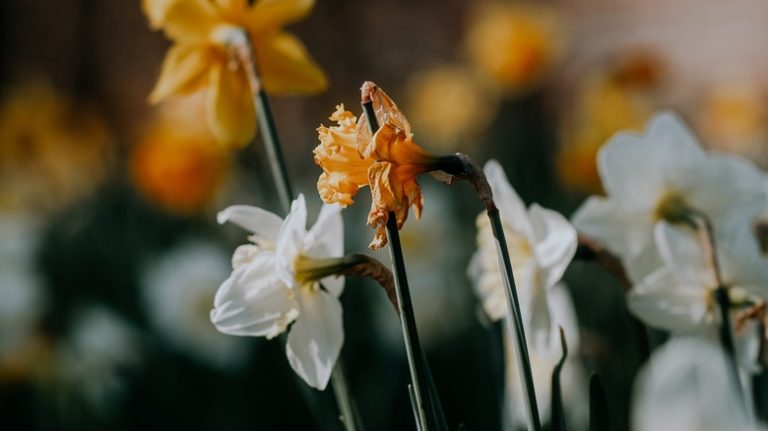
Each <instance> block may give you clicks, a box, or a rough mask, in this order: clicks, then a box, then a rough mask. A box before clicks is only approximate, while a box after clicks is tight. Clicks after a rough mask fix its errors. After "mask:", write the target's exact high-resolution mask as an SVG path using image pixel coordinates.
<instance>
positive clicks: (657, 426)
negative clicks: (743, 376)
mask: <svg viewBox="0 0 768 431" xmlns="http://www.w3.org/2000/svg"><path fill="white" fill-rule="evenodd" d="M728 361H729V359H728V357H727V356H726V355H725V352H723V350H722V349H721V348H720V347H719V346H718V345H717V344H715V343H711V342H708V341H707V340H702V339H700V338H690V337H686V338H676V339H672V340H670V341H669V342H667V344H665V345H664V346H662V347H661V348H659V349H658V350H657V351H656V352H654V354H653V356H652V357H651V359H650V361H648V362H647V363H646V365H645V366H644V367H643V369H642V370H641V371H640V374H639V375H638V378H637V382H636V383H635V388H634V395H633V401H632V403H633V408H632V429H634V430H637V431H651V430H662V429H663V430H676V431H715V430H734V431H746V430H757V429H760V428H759V427H757V426H756V425H755V423H754V422H753V420H752V419H751V418H750V417H749V415H748V413H747V411H746V410H745V407H744V406H743V404H742V401H741V399H742V396H741V394H739V392H738V389H737V388H736V386H735V385H734V383H733V378H732V374H731V373H730V372H729V370H728V367H730V365H729V364H728Z"/></svg>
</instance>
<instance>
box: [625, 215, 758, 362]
mask: <svg viewBox="0 0 768 431" xmlns="http://www.w3.org/2000/svg"><path fill="white" fill-rule="evenodd" d="M681 229H683V228H678V227H675V226H673V225H671V224H669V223H666V222H661V223H659V224H657V226H656V228H655V231H654V234H655V235H654V236H655V238H656V244H657V246H658V250H659V253H660V255H661V258H662V261H663V262H664V265H663V266H662V267H661V268H659V269H658V270H656V271H654V272H652V273H651V274H650V275H648V276H647V277H645V278H644V279H643V280H642V281H641V282H639V283H638V284H636V285H635V286H634V287H633V288H632V290H631V291H630V293H629V295H628V298H627V301H628V305H629V309H630V311H631V312H632V313H633V314H635V315H636V316H637V317H638V318H640V319H641V320H642V321H643V322H645V323H646V324H647V325H648V326H651V327H655V328H659V329H665V330H668V331H671V332H672V334H673V335H681V334H683V335H686V334H687V335H690V334H700V335H704V336H708V337H710V338H713V339H717V337H718V332H717V328H718V320H717V313H716V312H717V308H716V302H715V299H714V291H715V289H716V288H717V282H716V280H715V278H714V274H713V272H712V268H711V267H710V266H709V262H708V260H707V257H706V256H705V254H704V251H703V249H702V246H701V244H700V242H699V241H698V240H697V238H696V237H695V236H693V235H690V234H689V233H688V232H684V231H682V230H681ZM721 239H722V241H720V242H718V243H717V246H718V261H719V262H720V274H721V278H722V282H723V283H724V284H725V287H727V288H728V292H729V296H730V299H731V302H733V303H735V304H736V305H743V304H744V303H749V302H759V301H761V300H763V299H764V298H766V297H768V258H766V257H763V256H762V255H761V254H760V250H759V247H758V243H757V240H756V238H755V237H754V235H753V233H752V232H751V230H750V229H748V228H741V229H733V230H732V231H730V232H728V234H726V235H721ZM752 323H753V322H750V324H748V325H746V326H744V327H743V328H741V330H740V331H737V333H736V343H737V346H736V347H737V351H738V352H737V353H738V356H739V359H740V361H741V362H743V364H744V365H745V366H747V367H752V366H754V358H755V357H756V355H757V350H758V341H759V340H758V338H757V329H756V327H755V326H754V325H753V324H752Z"/></svg>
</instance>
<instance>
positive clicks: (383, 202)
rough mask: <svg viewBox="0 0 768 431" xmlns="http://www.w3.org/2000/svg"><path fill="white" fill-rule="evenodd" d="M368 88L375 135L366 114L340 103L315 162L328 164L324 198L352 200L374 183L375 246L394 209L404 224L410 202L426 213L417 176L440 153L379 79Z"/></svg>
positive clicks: (371, 219) (321, 183) (321, 133)
mask: <svg viewBox="0 0 768 431" xmlns="http://www.w3.org/2000/svg"><path fill="white" fill-rule="evenodd" d="M363 88H364V91H365V92H367V94H368V95H369V97H370V99H371V101H372V102H373V107H374V111H375V112H376V117H377V120H378V123H379V125H380V127H379V129H378V130H377V131H375V133H374V134H373V135H371V132H370V130H369V129H368V122H367V119H366V117H365V114H363V115H362V116H361V117H360V120H359V121H358V120H357V119H356V117H355V116H354V115H353V114H352V113H351V112H349V111H345V110H344V106H343V105H339V106H337V107H336V112H334V113H333V115H332V116H331V117H330V119H331V120H333V121H336V122H337V125H336V126H331V127H325V126H320V127H319V128H318V129H317V132H318V138H319V140H320V144H319V145H318V146H317V147H316V148H315V150H314V154H315V163H317V164H318V165H319V166H320V167H321V168H322V169H323V173H322V174H321V175H320V179H319V180H318V182H317V190H318V192H319V193H320V197H321V198H322V199H323V201H324V202H326V203H338V204H340V205H342V206H347V205H350V204H352V203H353V199H352V198H353V196H354V195H355V194H356V193H357V191H358V190H359V189H360V188H362V187H365V186H370V189H371V197H372V202H371V211H370V212H369V213H368V225H369V226H371V227H374V228H376V235H375V237H374V239H373V241H372V242H371V244H370V247H371V248H373V249H378V248H381V247H383V246H384V245H385V244H386V243H387V237H386V224H387V221H388V220H389V214H390V213H394V215H395V218H396V220H397V226H398V228H400V227H402V225H403V224H404V223H405V220H406V219H407V218H408V210H409V208H413V210H414V212H415V213H416V218H419V217H420V216H421V209H422V206H423V200H424V199H423V196H422V195H421V189H420V188H419V184H418V182H417V181H416V176H418V175H419V174H422V173H424V172H429V171H431V170H432V169H433V166H434V163H435V160H436V159H435V157H433V156H431V155H430V154H429V153H427V152H426V151H425V150H424V149H422V148H421V147H419V146H418V145H416V143H415V142H414V141H413V134H412V133H411V126H410V124H409V123H408V120H406V118H405V116H404V115H403V113H402V112H401V111H400V110H399V109H398V107H397V105H395V103H394V102H393V101H392V99H390V98H389V96H387V95H386V93H384V91H382V90H381V89H380V88H378V87H377V86H375V84H373V83H366V85H364V87H363Z"/></svg>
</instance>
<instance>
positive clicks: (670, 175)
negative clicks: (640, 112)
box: [573, 113, 766, 282]
mask: <svg viewBox="0 0 768 431" xmlns="http://www.w3.org/2000/svg"><path fill="white" fill-rule="evenodd" d="M597 161H598V170H599V172H600V178H601V180H602V183H603V188H604V189H605V191H606V193H607V197H594V196H593V197H591V198H589V199H588V200H587V201H586V202H585V203H584V204H583V205H582V207H581V208H580V209H579V210H578V211H577V212H576V214H575V215H574V216H573V223H574V225H575V226H576V228H577V229H578V230H579V231H580V232H583V233H584V234H586V235H589V236H590V237H592V238H594V239H596V240H599V241H601V242H602V243H603V244H605V245H606V247H607V248H609V249H610V250H611V251H613V252H614V253H616V254H618V255H619V256H620V257H621V258H622V260H623V261H624V265H625V266H626V267H627V271H628V273H629V276H630V278H632V280H633V281H635V282H638V281H639V280H641V279H642V278H643V277H644V276H646V275H648V274H650V273H651V272H653V271H654V270H656V269H657V268H658V267H659V266H661V260H660V258H659V253H658V251H657V250H656V247H655V246H654V243H653V233H652V232H653V226H654V225H655V224H656V223H657V222H658V221H660V220H668V221H672V222H679V221H681V218H683V217H685V216H686V214H687V213H688V212H689V211H690V209H695V210H696V211H699V212H702V213H703V214H705V215H706V216H707V217H709V219H710V220H711V221H712V222H713V224H714V226H715V227H716V232H717V231H719V230H720V229H728V228H729V226H731V225H739V224H745V223H746V224H748V223H750V222H751V221H752V220H753V219H754V217H755V216H757V214H759V212H760V211H761V210H762V209H763V208H765V200H766V197H765V192H764V191H763V190H762V187H761V184H762V179H761V178H762V173H761V172H760V171H759V170H758V169H757V168H756V167H755V166H754V165H753V164H752V163H751V162H749V161H748V160H746V159H743V158H741V157H738V156H734V155H725V154H715V153H707V152H705V151H704V150H703V149H702V148H701V146H700V145H699V143H698V142H697V140H696V138H695V137H694V136H693V135H692V134H691V133H690V132H689V131H688V129H687V128H686V126H685V125H684V124H683V123H682V121H681V120H679V119H678V118H677V117H676V116H675V115H674V114H671V113H662V114H657V115H656V116H655V117H653V118H652V119H651V120H650V122H649V124H648V128H647V131H646V133H645V134H642V135H637V134H631V133H619V134H617V135H616V136H614V137H613V138H611V140H610V141H608V143H607V144H605V145H604V146H603V147H602V148H601V149H600V152H599V153H598V160H597Z"/></svg>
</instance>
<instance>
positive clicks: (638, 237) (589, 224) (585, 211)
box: [571, 196, 652, 258]
mask: <svg viewBox="0 0 768 431" xmlns="http://www.w3.org/2000/svg"><path fill="white" fill-rule="evenodd" d="M571 219H572V221H573V225H574V226H575V227H576V229H577V230H578V231H579V232H580V233H582V234H584V235H586V236H588V237H589V238H591V239H593V240H596V241H599V242H600V243H601V244H603V245H604V246H605V247H606V248H607V249H609V250H611V251H612V252H614V253H616V254H618V255H619V256H620V257H622V258H626V257H629V256H636V255H638V254H640V253H641V252H642V251H643V250H644V249H645V248H646V247H647V246H648V245H649V244H650V243H651V242H652V238H651V221H650V219H649V218H648V217H647V216H646V214H644V213H637V212H627V211H625V209H624V208H622V207H621V206H620V205H618V204H617V203H615V202H613V201H612V200H608V199H605V198H601V197H597V196H592V197H590V198H589V199H587V200H586V201H585V202H584V203H583V204H582V205H581V206H580V207H579V209H578V210H576V212H575V213H574V215H573V217H572V218H571Z"/></svg>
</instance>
